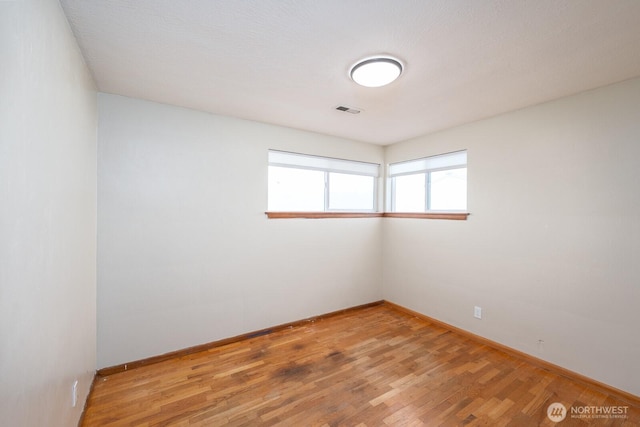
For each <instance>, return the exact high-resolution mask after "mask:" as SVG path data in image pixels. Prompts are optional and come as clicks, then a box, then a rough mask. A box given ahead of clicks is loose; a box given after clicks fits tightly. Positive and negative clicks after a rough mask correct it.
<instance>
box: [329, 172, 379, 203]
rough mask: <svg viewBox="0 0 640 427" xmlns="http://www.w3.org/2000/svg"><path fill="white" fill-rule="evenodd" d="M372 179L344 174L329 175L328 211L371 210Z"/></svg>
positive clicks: (372, 195) (370, 177)
mask: <svg viewBox="0 0 640 427" xmlns="http://www.w3.org/2000/svg"><path fill="white" fill-rule="evenodd" d="M373 197H374V178H373V177H372V176H363V175H351V174H345V173H333V172H332V173H330V174H329V209H331V210H333V209H337V210H369V211H370V210H373V209H374V206H373Z"/></svg>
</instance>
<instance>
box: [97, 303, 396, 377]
mask: <svg viewBox="0 0 640 427" xmlns="http://www.w3.org/2000/svg"><path fill="white" fill-rule="evenodd" d="M382 304H384V301H382V300H380V301H374V302H370V303H367V304H362V305H357V306H355V307H349V308H344V309H342V310H337V311H332V312H330V313H325V314H320V315H318V316H313V317H308V318H306V319H302V320H296V321H294V322H289V323H284V324H282V325H277V326H272V327H270V328H265V329H260V330H257V331H253V332H248V333H246V334H242V335H237V336H235V337H230V338H224V339H221V340H218V341H213V342H209V343H206V344H200V345H196V346H193V347H188V348H184V349H181V350H176V351H172V352H169V353H165V354H161V355H159V356H152V357H148V358H146V359H141V360H135V361H133V362H128V363H123V364H121V365H116V366H110V367H107V368H102V369H99V370H98V372H97V373H96V375H97V376H101V377H106V376H109V375H113V374H117V373H119V372H124V371H128V370H130V369H135V368H140V367H142V366H147V365H152V364H154V363H160V362H164V361H166V360H170V359H174V358H178V357H184V356H188V355H190V354H193V353H199V352H201V351H207V350H210V349H212V348H216V347H222V346H223V345H228V344H233V343H236V342H239V341H244V340H248V339H251V338H254V337H257V336H261V335H267V334H270V333H273V332H277V331H281V330H283V329H287V328H292V327H296V326H300V325H304V324H306V323H310V322H318V321H322V320H324V319H327V318H329V317H333V316H337V315H339V314H344V313H348V312H351V311H357V310H362V309H365V308H369V307H375V306H378V305H382ZM94 382H95V379H94ZM92 387H93V383H92Z"/></svg>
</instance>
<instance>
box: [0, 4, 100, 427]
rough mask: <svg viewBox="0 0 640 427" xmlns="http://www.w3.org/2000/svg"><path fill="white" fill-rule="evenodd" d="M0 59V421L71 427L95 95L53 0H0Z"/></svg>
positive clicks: (87, 327)
mask: <svg viewBox="0 0 640 427" xmlns="http://www.w3.org/2000/svg"><path fill="white" fill-rule="evenodd" d="M0 58H2V59H1V60H0V62H1V65H0V425H3V426H34V427H35V426H38V427H40V426H74V425H76V424H77V422H78V419H79V418H80V413H81V411H82V407H83V404H84V401H85V398H86V395H87V393H88V391H89V387H90V383H91V380H92V378H93V373H94V371H95V366H96V325H95V319H96V126H97V117H96V114H97V110H96V92H95V90H94V87H93V83H92V79H91V77H90V75H89V73H88V72H87V69H86V67H85V66H84V63H83V60H82V57H81V55H80V53H79V50H78V48H77V46H76V43H75V39H74V38H73V36H72V34H71V31H70V29H69V27H68V25H67V21H66V19H65V17H64V15H63V13H62V10H61V8H60V5H59V4H58V2H57V1H49V0H46V1H45V0H41V1H35V0H33V1H29V0H25V1H8V2H7V1H4V2H0ZM76 379H77V380H79V404H78V406H77V407H75V408H72V407H71V386H72V383H73V381H74V380H76Z"/></svg>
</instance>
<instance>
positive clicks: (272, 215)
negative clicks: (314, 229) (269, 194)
mask: <svg viewBox="0 0 640 427" xmlns="http://www.w3.org/2000/svg"><path fill="white" fill-rule="evenodd" d="M265 213H266V214H267V218H269V219H286V218H307V219H318V218H375V217H381V216H382V215H383V214H382V212H265Z"/></svg>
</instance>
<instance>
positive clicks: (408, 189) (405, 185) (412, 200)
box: [393, 173, 426, 212]
mask: <svg viewBox="0 0 640 427" xmlns="http://www.w3.org/2000/svg"><path fill="white" fill-rule="evenodd" d="M393 180H394V183H395V194H394V197H395V200H394V202H395V203H394V207H395V209H394V210H395V212H424V210H425V206H426V205H425V198H426V189H425V174H423V173H418V174H414V175H403V176H396V177H395V178H393Z"/></svg>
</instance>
